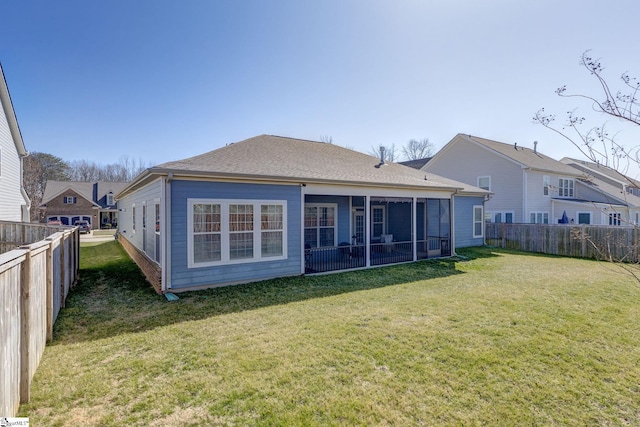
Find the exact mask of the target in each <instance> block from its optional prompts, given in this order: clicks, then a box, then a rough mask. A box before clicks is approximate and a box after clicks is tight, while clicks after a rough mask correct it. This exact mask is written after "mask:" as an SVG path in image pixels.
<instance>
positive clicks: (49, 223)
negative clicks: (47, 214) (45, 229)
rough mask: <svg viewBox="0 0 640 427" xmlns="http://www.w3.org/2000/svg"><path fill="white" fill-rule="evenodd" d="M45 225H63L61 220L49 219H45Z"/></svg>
mask: <svg viewBox="0 0 640 427" xmlns="http://www.w3.org/2000/svg"><path fill="white" fill-rule="evenodd" d="M47 225H63V224H62V221H59V220H51V221H47Z"/></svg>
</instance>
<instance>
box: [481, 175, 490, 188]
mask: <svg viewBox="0 0 640 427" xmlns="http://www.w3.org/2000/svg"><path fill="white" fill-rule="evenodd" d="M478 187H480V188H482V189H483V190H487V191H491V177H490V176H479V177H478Z"/></svg>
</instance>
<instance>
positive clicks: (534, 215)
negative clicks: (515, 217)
mask: <svg viewBox="0 0 640 427" xmlns="http://www.w3.org/2000/svg"><path fill="white" fill-rule="evenodd" d="M529 220H530V221H529V222H530V223H531V224H549V212H531V213H530V217H529Z"/></svg>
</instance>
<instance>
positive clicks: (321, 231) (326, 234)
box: [304, 203, 338, 248]
mask: <svg viewBox="0 0 640 427" xmlns="http://www.w3.org/2000/svg"><path fill="white" fill-rule="evenodd" d="M337 212H338V206H337V205H336V204H332V203H329V204H316V203H307V204H305V205H304V243H305V246H306V245H308V246H309V247H311V248H321V247H326V246H336V237H337V235H338V233H337V224H338V222H337V220H336V214H337Z"/></svg>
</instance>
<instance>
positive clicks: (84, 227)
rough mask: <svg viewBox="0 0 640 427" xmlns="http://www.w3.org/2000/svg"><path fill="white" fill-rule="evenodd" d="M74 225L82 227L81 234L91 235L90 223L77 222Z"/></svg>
mask: <svg viewBox="0 0 640 427" xmlns="http://www.w3.org/2000/svg"><path fill="white" fill-rule="evenodd" d="M73 225H75V226H77V227H80V234H82V233H91V224H89V221H76V222H74V223H73Z"/></svg>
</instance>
